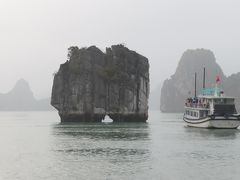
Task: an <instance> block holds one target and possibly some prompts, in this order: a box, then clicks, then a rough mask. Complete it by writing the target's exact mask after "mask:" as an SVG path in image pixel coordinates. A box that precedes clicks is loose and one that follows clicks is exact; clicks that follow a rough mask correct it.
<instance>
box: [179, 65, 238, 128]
mask: <svg viewBox="0 0 240 180" xmlns="http://www.w3.org/2000/svg"><path fill="white" fill-rule="evenodd" d="M203 81H204V82H203V90H202V93H201V95H199V96H196V74H195V97H194V98H188V99H187V100H186V103H185V113H184V116H183V120H184V121H185V122H186V123H187V125H188V126H191V127H201V128H222V129H223V128H225V129H236V128H238V126H239V125H240V114H238V113H237V111H236V108H235V99H234V98H233V97H226V96H224V93H223V91H221V90H220V88H218V83H219V81H220V78H219V77H217V79H216V86H215V88H205V69H204V80H203Z"/></svg>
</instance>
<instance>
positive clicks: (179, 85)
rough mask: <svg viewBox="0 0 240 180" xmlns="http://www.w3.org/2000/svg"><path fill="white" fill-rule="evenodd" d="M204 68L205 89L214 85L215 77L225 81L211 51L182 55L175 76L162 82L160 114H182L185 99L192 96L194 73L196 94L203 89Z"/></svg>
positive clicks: (202, 50)
mask: <svg viewBox="0 0 240 180" xmlns="http://www.w3.org/2000/svg"><path fill="white" fill-rule="evenodd" d="M204 67H206V87H212V86H213V85H214V83H215V78H216V75H219V76H220V77H221V81H222V82H224V81H225V80H226V76H225V75H224V74H223V71H222V69H221V68H220V66H219V65H218V64H217V62H216V59H215V57H214V54H213V52H212V51H210V50H206V49H196V50H187V51H185V52H184V53H183V55H182V57H181V59H180V62H179V64H178V67H177V70H176V72H175V74H174V75H172V76H171V78H170V79H167V80H165V81H164V84H163V86H162V90H161V103H160V104H161V105H160V109H161V111H162V112H183V109H184V102H185V99H186V98H187V97H189V96H190V97H191V96H193V95H194V74H195V72H197V94H199V93H200V90H201V89H202V87H203V85H202V84H203V68H204Z"/></svg>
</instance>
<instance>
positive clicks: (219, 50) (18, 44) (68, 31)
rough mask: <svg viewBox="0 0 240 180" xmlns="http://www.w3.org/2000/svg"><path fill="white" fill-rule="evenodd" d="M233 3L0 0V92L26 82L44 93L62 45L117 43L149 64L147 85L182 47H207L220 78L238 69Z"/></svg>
mask: <svg viewBox="0 0 240 180" xmlns="http://www.w3.org/2000/svg"><path fill="white" fill-rule="evenodd" d="M239 9H240V2H239V1H236V0H211V1H209V0H181V1H179V0H131V1H130V0H121V1H120V0H101V1H99V0H88V1H83V0H78V1H76V0H60V1H59V0H8V1H5V0H0V39H1V41H0V49H1V53H0V82H1V86H0V92H2V93H4V92H7V91H9V90H10V89H11V88H12V87H13V85H14V84H15V82H16V81H17V80H18V79H20V78H24V79H26V80H27V81H29V83H30V85H31V88H32V89H33V92H34V94H35V96H36V97H38V98H42V97H48V96H50V92H51V87H52V80H53V76H52V74H53V73H54V72H55V71H57V70H58V68H59V64H61V63H63V62H65V61H66V59H67V48H68V47H69V46H72V45H77V46H79V47H84V46H91V45H97V46H98V47H99V48H101V49H102V50H103V51H104V49H105V47H108V46H111V45H112V44H118V43H124V44H125V45H126V46H127V47H128V48H130V49H132V50H135V51H137V52H138V53H140V54H142V55H144V56H146V57H148V58H149V60H150V73H151V88H153V89H154V88H155V87H157V86H158V84H160V83H161V82H162V81H163V80H164V79H166V78H168V77H170V75H172V74H173V73H174V71H175V69H176V67H177V63H178V61H179V59H180V57H181V55H182V53H183V52H184V51H185V50H186V49H195V48H207V49H211V50H212V51H213V52H214V54H215V56H216V59H217V62H218V63H219V64H220V66H221V67H222V68H223V70H224V72H225V73H226V75H230V74H232V73H235V72H238V71H240V68H239V67H240V60H239V59H240V51H239V47H240V33H239V32H240V26H239V22H240V11H239Z"/></svg>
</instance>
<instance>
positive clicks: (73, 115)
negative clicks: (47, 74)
mask: <svg viewBox="0 0 240 180" xmlns="http://www.w3.org/2000/svg"><path fill="white" fill-rule="evenodd" d="M68 57H69V60H68V61H67V62H65V63H64V64H62V65H60V69H59V71H58V72H57V73H56V74H55V76H54V82H53V88H52V98H51V104H52V105H53V106H54V107H55V108H56V109H57V110H58V111H59V115H60V117H61V121H62V122H71V121H76V122H101V121H102V120H103V119H104V117H105V115H109V116H110V118H112V119H113V121H114V122H145V121H146V120H147V118H148V96H149V64H148V59H147V58H145V57H143V56H142V55H140V54H138V53H136V52H134V51H131V50H129V49H128V48H126V47H124V46H123V45H114V46H112V47H111V48H107V49H106V53H103V52H102V51H101V50H99V49H98V48H97V47H95V46H91V47H89V48H82V49H79V48H78V47H70V48H69V53H68Z"/></svg>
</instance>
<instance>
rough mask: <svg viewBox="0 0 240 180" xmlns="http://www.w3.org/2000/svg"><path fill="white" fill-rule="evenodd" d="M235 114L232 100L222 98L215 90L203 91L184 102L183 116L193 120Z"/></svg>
mask: <svg viewBox="0 0 240 180" xmlns="http://www.w3.org/2000/svg"><path fill="white" fill-rule="evenodd" d="M236 113H237V111H236V108H235V102H234V98H232V97H226V96H224V95H223V92H222V91H220V90H219V89H216V88H213V89H204V90H203V91H202V95H199V96H198V97H194V98H188V99H187V100H186V102H185V115H186V116H189V117H191V118H194V119H195V118H196V119H199V118H204V117H206V116H209V115H214V116H225V115H227V114H236Z"/></svg>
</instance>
